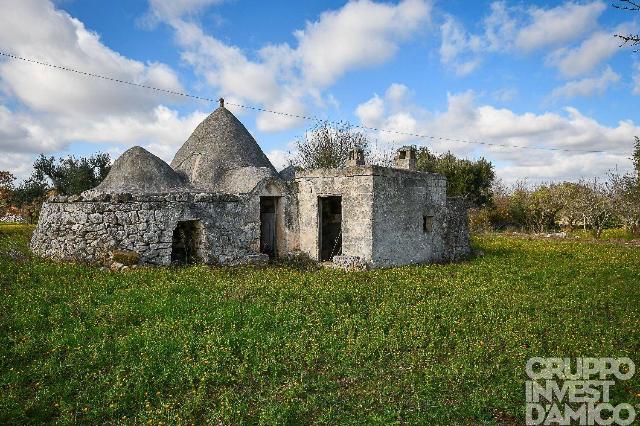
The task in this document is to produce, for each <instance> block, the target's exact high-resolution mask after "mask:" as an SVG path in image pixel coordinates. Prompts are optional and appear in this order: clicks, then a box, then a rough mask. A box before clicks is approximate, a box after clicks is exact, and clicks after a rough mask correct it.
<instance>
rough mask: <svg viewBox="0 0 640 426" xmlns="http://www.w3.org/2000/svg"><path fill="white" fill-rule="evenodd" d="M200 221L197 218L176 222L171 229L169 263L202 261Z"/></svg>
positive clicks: (180, 263)
mask: <svg viewBox="0 0 640 426" xmlns="http://www.w3.org/2000/svg"><path fill="white" fill-rule="evenodd" d="M202 229H203V228H202V223H200V221H199V220H186V221H182V222H178V225H177V226H176V229H174V230H173V242H172V244H171V263H175V264H178V265H190V264H193V263H198V262H201V261H202V256H201V254H200V253H201V252H200V250H201V248H202V235H203V232H202Z"/></svg>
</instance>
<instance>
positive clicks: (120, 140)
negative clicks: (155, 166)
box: [0, 0, 203, 173]
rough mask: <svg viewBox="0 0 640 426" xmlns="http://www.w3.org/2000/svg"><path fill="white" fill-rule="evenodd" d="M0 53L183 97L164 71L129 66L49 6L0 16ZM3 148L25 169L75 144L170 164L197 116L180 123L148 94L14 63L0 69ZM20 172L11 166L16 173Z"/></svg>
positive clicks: (24, 3) (19, 5) (39, 0)
mask: <svg viewBox="0 0 640 426" xmlns="http://www.w3.org/2000/svg"><path fill="white" fill-rule="evenodd" d="M0 45H2V46H5V49H8V51H9V53H12V54H14V55H18V56H23V57H27V58H33V59H36V60H40V61H43V62H48V63H53V64H59V65H64V66H67V67H70V68H76V69H80V70H83V71H88V72H93V73H97V74H103V75H108V76H111V77H114V78H118V79H122V80H127V81H133V82H136V83H141V84H146V85H151V86H156V87H160V88H163V89H167V90H174V91H180V90H182V86H181V84H180V81H179V79H178V77H177V75H176V73H175V72H174V70H173V69H171V68H170V67H169V66H167V65H165V64H162V63H158V62H150V63H143V62H140V61H136V60H132V59H130V58H127V57H125V56H123V55H121V54H119V53H117V52H115V51H113V50H111V49H110V48H108V47H107V46H105V45H104V44H103V43H102V41H101V40H100V37H99V35H98V34H96V33H95V32H92V31H90V30H89V29H87V28H86V27H85V25H84V24H83V23H82V22H80V21H79V20H77V19H75V18H73V17H71V16H70V15H69V14H67V13H66V12H64V11H61V10H58V9H56V8H55V6H54V4H53V3H52V2H50V1H48V0H21V1H20V2H14V4H13V5H12V7H11V8H9V9H7V10H5V11H4V13H3V14H0ZM0 81H1V82H2V84H1V85H0V91H1V92H2V94H3V98H2V99H0V148H1V149H2V151H3V154H5V155H9V156H11V157H12V158H14V159H21V160H23V161H26V162H27V164H28V163H30V161H29V159H32V158H33V156H34V155H35V154H37V153H51V152H56V151H61V150H65V149H66V148H67V147H68V146H69V145H70V144H71V143H72V142H75V141H83V142H92V143H103V142H108V143H113V144H120V145H121V146H130V145H133V144H142V145H145V146H147V147H149V148H151V149H152V150H153V151H154V152H156V153H157V154H159V155H162V156H164V157H165V158H167V152H168V147H171V149H174V148H175V146H176V144H179V143H180V142H182V141H184V139H185V138H186V137H187V136H188V134H186V133H188V131H189V129H193V127H195V124H194V123H197V120H199V119H200V118H202V117H203V115H202V114H201V113H194V114H193V115H191V116H187V117H180V116H178V113H177V112H175V111H173V110H171V109H170V108H168V107H166V106H162V103H164V102H171V101H177V99H172V98H171V97H169V96H167V95H160V94H158V93H156V92H153V91H148V90H143V89H132V88H131V87H129V86H123V85H118V84H114V83H113V82H109V81H104V80H100V79H96V78H92V77H88V76H82V75H79V74H75V73H69V72H66V71H61V70H56V69H50V68H43V67H42V66H40V65H35V64H31V63H25V62H22V61H19V60H13V59H5V60H3V61H0ZM21 167H22V168H24V166H23V164H17V163H16V164H12V165H11V164H10V167H8V168H9V169H10V170H12V171H15V172H16V173H21V172H20V171H19V169H20V168H21Z"/></svg>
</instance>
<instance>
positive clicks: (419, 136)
mask: <svg viewBox="0 0 640 426" xmlns="http://www.w3.org/2000/svg"><path fill="white" fill-rule="evenodd" d="M0 56H4V57H7V58H11V59H15V60H20V61H23V62H28V63H31V64H36V65H42V66H44V67H49V68H53V69H57V70H61V71H67V72H70V73H75V74H78V75H84V76H87V77H94V78H99V79H102V80H106V81H111V82H114V83H120V84H125V85H129V86H135V87H140V88H142V89H149V90H154V91H156V92H161V93H166V94H169V95H174V96H181V97H185V98H191V99H197V100H201V101H207V102H217V100H216V99H212V98H207V97H204V96H198V95H192V94H190V93H184V92H178V91H175V90H168V89H162V88H159V87H154V86H149V85H146V84H141V83H135V82H132V81H127V80H122V79H119V78H114V77H109V76H105V75H101V74H96V73H92V72H87V71H81V70H78V69H75V68H70V67H66V66H62V65H55V64H50V63H47V62H42V61H37V60H35V59H29V58H24V57H21V56H17V55H13V54H10V53H5V52H0ZM226 104H227V105H231V106H235V107H238V108H244V109H249V110H254V111H260V112H267V113H270V114H275V115H280V116H285V117H291V118H299V119H302V120H309V121H318V122H322V121H328V122H331V123H335V121H331V120H324V119H321V118H318V117H312V116H306V115H301V114H295V113H289V112H282V111H274V110H270V109H266V108H260V107H257V106H250V105H242V104H237V103H231V102H227V103H226ZM344 122H345V123H347V124H350V125H351V126H353V127H355V128H359V129H363V130H369V131H374V132H380V133H388V134H395V135H399V136H409V137H414V138H417V139H429V140H438V141H443V142H458V143H465V144H473V145H484V146H491V147H499V148H513V149H533V150H540V151H558V152H580V153H585V154H606V153H613V152H610V151H604V150H591V149H571V148H554V147H541V146H527V145H511V144H500V143H493V142H484V141H475V140H467V139H457V138H450V137H445V136H434V135H424V134H419V133H411V132H404V131H401V130H393V129H384V128H378V127H369V126H363V125H356V124H353V123H350V122H348V121H346V120H344ZM620 154H622V153H620Z"/></svg>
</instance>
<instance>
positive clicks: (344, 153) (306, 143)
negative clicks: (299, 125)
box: [292, 121, 369, 169]
mask: <svg viewBox="0 0 640 426" xmlns="http://www.w3.org/2000/svg"><path fill="white" fill-rule="evenodd" d="M295 146H296V151H297V153H296V155H295V157H294V158H293V159H292V163H293V165H295V166H297V167H300V168H303V169H319V168H330V169H331V168H339V167H343V166H345V164H346V163H347V157H348V155H349V151H351V150H352V149H355V148H360V149H362V150H364V152H365V157H366V156H367V155H368V152H369V140H368V138H367V135H366V134H365V133H363V132H360V131H357V130H355V129H354V128H353V126H351V125H350V124H349V123H345V122H341V123H332V122H330V121H321V122H318V123H317V124H316V125H314V126H313V127H312V128H311V129H310V130H308V131H307V132H305V134H304V136H302V137H300V138H298V139H297V140H296V141H295Z"/></svg>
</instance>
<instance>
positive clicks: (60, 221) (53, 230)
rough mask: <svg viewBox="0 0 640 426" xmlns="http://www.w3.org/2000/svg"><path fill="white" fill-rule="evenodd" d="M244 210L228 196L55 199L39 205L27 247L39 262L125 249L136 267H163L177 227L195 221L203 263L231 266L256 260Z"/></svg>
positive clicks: (96, 258)
mask: <svg viewBox="0 0 640 426" xmlns="http://www.w3.org/2000/svg"><path fill="white" fill-rule="evenodd" d="M246 210H247V202H246V200H245V199H243V198H241V197H238V196H233V195H218V194H186V193H181V194H166V195H131V194H115V195H108V194H98V195H96V196H93V197H80V196H74V197H63V196H62V197H61V196H58V197H54V198H53V199H51V200H49V201H48V202H46V203H45V204H44V205H43V209H42V212H41V215H40V221H39V222H38V226H37V228H36V230H35V232H34V234H33V237H32V240H31V248H32V250H33V251H34V253H36V254H38V255H41V256H43V257H48V258H54V259H73V260H86V261H90V262H103V261H105V260H107V259H108V257H109V255H110V253H111V252H112V251H113V250H130V251H135V252H137V253H138V254H139V255H140V261H141V263H147V264H157V265H168V264H170V262H171V250H172V239H173V231H174V229H175V228H176V226H177V224H178V222H180V221H192V220H198V221H200V222H201V224H202V226H203V229H204V233H203V234H204V237H203V241H202V242H201V244H200V249H201V253H199V255H200V257H201V258H202V260H203V261H204V262H205V263H221V264H229V263H235V262H240V261H243V260H246V259H250V258H251V256H254V255H255V248H256V239H257V238H259V231H260V224H259V222H255V221H247V214H246Z"/></svg>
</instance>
